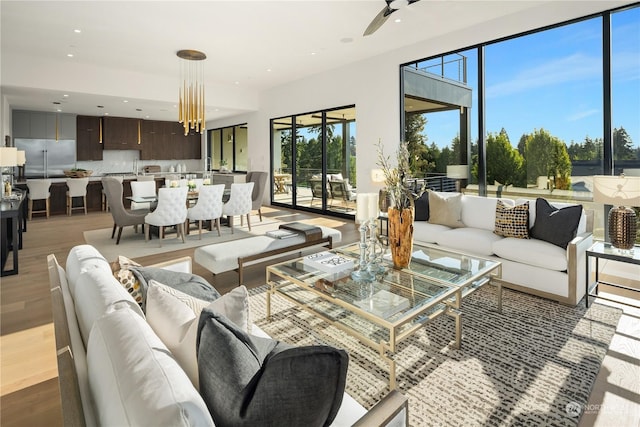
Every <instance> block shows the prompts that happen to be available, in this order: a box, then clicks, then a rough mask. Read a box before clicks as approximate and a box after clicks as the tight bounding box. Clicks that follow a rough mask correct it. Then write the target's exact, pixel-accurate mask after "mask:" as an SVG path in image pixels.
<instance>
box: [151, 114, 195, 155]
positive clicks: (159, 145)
mask: <svg viewBox="0 0 640 427" xmlns="http://www.w3.org/2000/svg"><path fill="white" fill-rule="evenodd" d="M140 147H141V148H140V150H141V151H140V159H141V160H186V159H199V158H200V156H201V152H202V149H201V146H200V134H198V133H195V132H193V133H190V134H189V135H187V136H185V135H184V128H183V127H182V125H181V124H180V123H178V122H167V121H154V120H144V121H143V122H142V143H141V144H140Z"/></svg>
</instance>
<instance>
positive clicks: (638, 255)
mask: <svg viewBox="0 0 640 427" xmlns="http://www.w3.org/2000/svg"><path fill="white" fill-rule="evenodd" d="M591 257H593V258H594V259H595V261H596V265H595V270H596V271H595V273H596V277H595V282H594V283H593V284H591V283H590V276H591V265H590V263H589V258H591ZM600 259H608V260H612V261H617V262H624V263H627V264H636V265H640V246H637V245H636V246H634V247H633V250H632V251H631V252H629V253H628V254H626V253H622V252H621V251H620V250H619V249H616V248H614V247H612V246H611V243H605V242H596V243H594V244H593V245H592V246H591V247H590V248H589V249H587V254H586V273H587V274H586V276H585V283H586V295H585V297H586V306H587V308H589V297H590V296H592V297H598V298H602V299H604V300H607V301H614V302H618V303H620V304H626V305H630V304H627V303H624V302H622V301H618V300H615V299H611V298H606V297H603V296H600V295H598V285H600V284H603V285H607V286H613V287H616V288H621V289H626V290H629V291H635V292H640V289H635V288H630V287H628V286H623V285H620V284H617V283H610V282H605V281H602V280H600V268H599V267H600V266H599V265H598V264H599V260H600ZM592 292H593V293H592Z"/></svg>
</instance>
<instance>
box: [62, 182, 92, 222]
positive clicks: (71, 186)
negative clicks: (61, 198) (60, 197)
mask: <svg viewBox="0 0 640 427" xmlns="http://www.w3.org/2000/svg"><path fill="white" fill-rule="evenodd" d="M87 185H89V178H67V215H69V216H71V213H72V212H73V210H74V209H84V214H85V215H86V214H87ZM74 197H82V206H76V207H73V199H74Z"/></svg>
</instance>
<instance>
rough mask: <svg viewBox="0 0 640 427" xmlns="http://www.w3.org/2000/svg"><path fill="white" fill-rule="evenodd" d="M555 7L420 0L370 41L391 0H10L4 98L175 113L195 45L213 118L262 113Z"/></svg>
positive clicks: (586, 7) (584, 9)
mask: <svg viewBox="0 0 640 427" xmlns="http://www.w3.org/2000/svg"><path fill="white" fill-rule="evenodd" d="M397 1H400V0H397ZM564 1H565V2H567V1H570V2H571V3H575V16H576V17H578V16H583V15H585V14H589V13H593V12H597V11H599V10H601V9H602V8H603V6H602V5H603V2H590V1H578V0H564ZM556 2H557V0H556ZM553 3H554V1H552V0H536V1H525V0H511V1H495V0H489V1H485V0H475V1H459V0H456V1H451V0H449V1H444V0H422V1H420V2H418V3H414V4H413V5H411V6H410V7H406V8H403V9H401V10H399V11H398V12H396V13H394V14H393V15H391V17H390V18H389V20H388V21H387V22H386V23H385V24H384V25H383V26H382V28H380V30H378V31H377V32H376V33H375V34H373V35H371V36H368V37H362V32H363V31H364V29H365V28H366V27H367V25H368V24H369V22H370V21H371V19H373V17H374V16H375V15H376V14H377V13H378V12H379V11H380V10H381V9H382V8H383V7H384V5H385V2H384V0H353V1H350V0H324V1H302V0H299V1H244V0H235V1H194V2H187V1H7V0H2V2H1V3H0V14H1V16H0V18H1V37H2V39H1V42H2V45H1V46H2V51H1V61H2V62H1V67H2V68H1V70H2V74H1V77H2V80H1V84H2V94H3V95H5V96H6V99H7V100H8V102H9V105H10V106H11V107H12V108H14V109H29V110H40V111H56V109H57V108H60V109H61V110H62V112H66V113H76V114H89V115H98V114H103V113H105V112H108V113H109V114H111V115H114V116H128V117H147V116H149V117H150V118H152V119H159V120H175V119H176V115H177V113H176V110H175V103H176V100H177V87H178V79H179V59H178V58H177V57H176V55H175V53H176V52H177V51H178V50H180V49H197V50H201V51H203V52H205V53H206V54H207V60H206V61H205V81H206V91H207V95H206V98H207V120H208V121H211V120H214V119H216V118H221V117H225V116H230V115H234V114H238V113H240V112H244V111H252V110H256V109H257V108H258V105H259V96H260V95H259V94H260V93H261V92H262V91H264V90H266V89H269V88H273V87H277V86H279V85H282V84H285V83H287V82H290V81H294V80H297V79H300V78H303V77H307V76H310V75H313V74H316V73H320V72H323V71H326V70H329V69H334V68H338V67H341V66H343V65H345V64H348V63H352V62H355V61H360V60H363V59H366V58H369V57H372V56H377V55H381V54H384V53H386V52H389V51H391V50H393V49H396V48H399V47H403V46H408V45H411V44H414V43H416V42H418V41H423V40H428V39H431V38H434V37H437V36H441V35H443V34H447V33H450V32H454V31H457V30H460V29H464V28H467V27H472V26H475V25H479V24H482V23H485V22H491V21H493V20H495V19H499V18H502V17H504V19H509V17H510V16H515V15H519V14H528V13H533V12H535V13H537V14H540V13H541V11H544V10H545V8H552V7H553ZM596 3H597V4H598V5H597V6H595V4H596ZM625 3H632V2H622V1H610V2H609V3H608V4H610V5H611V7H614V6H617V5H621V4H625ZM550 15H552V14H550ZM396 18H401V19H402V22H400V23H396V22H394V20H395V19H396ZM552 19H553V18H549V22H548V23H549V24H551V23H554V22H553V21H552ZM493 25H495V23H493ZM75 29H79V30H81V32H80V33H75V32H74V30H75ZM69 53H71V54H73V57H72V58H70V57H67V54H69ZM416 59H418V58H416ZM65 94H66V95H68V96H67V97H64V95H65ZM301 96H304V94H301ZM125 99H126V100H128V101H129V102H127V103H125V102H123V101H124V100H125ZM53 102H60V104H59V105H54V104H53ZM97 105H103V106H104V108H103V109H98V108H97ZM137 109H139V110H141V111H137Z"/></svg>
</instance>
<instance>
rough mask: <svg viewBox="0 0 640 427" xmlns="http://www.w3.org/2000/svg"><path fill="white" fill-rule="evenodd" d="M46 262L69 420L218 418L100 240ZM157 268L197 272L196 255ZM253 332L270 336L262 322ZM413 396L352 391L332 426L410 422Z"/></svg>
mask: <svg viewBox="0 0 640 427" xmlns="http://www.w3.org/2000/svg"><path fill="white" fill-rule="evenodd" d="M47 261H48V269H49V279H50V284H51V293H52V306H53V317H54V326H55V335H56V348H57V354H58V370H59V382H60V390H61V401H62V408H63V416H64V424H65V425H69V426H76V425H89V426H94V425H118V426H122V425H153V426H163V425H171V426H177V425H203V426H204V425H213V420H212V417H211V414H210V413H209V410H208V409H207V406H206V404H205V402H204V401H203V399H202V397H201V395H200V394H199V392H198V390H197V389H196V388H195V387H194V386H193V384H192V382H191V380H189V378H188V376H187V374H186V373H185V372H184V370H182V368H181V367H180V365H179V364H178V362H176V360H175V359H174V357H172V354H171V353H170V352H169V350H168V349H167V347H166V346H165V345H164V343H163V342H162V341H161V340H160V338H159V337H158V336H157V335H156V334H155V333H154V331H153V329H152V328H151V327H150V326H149V324H148V323H147V322H146V320H145V315H144V314H143V313H142V310H141V309H140V306H139V305H138V304H137V303H136V302H135V300H134V299H133V298H132V297H131V296H130V295H129V293H128V292H127V291H126V290H125V288H124V287H123V286H122V285H121V284H120V282H119V281H118V280H116V279H115V278H114V276H113V273H112V271H111V267H110V265H109V263H108V262H107V260H106V259H105V258H104V257H102V255H101V254H100V253H99V252H98V251H97V250H96V249H95V248H94V247H92V246H89V245H80V246H76V247H74V248H73V249H72V250H71V252H70V253H69V255H68V257H67V262H66V271H65V269H63V268H62V267H61V266H60V265H59V264H58V262H57V260H56V257H55V255H49V256H48V259H47ZM155 267H161V268H165V269H168V270H172V271H178V272H185V273H190V272H191V258H190V257H184V258H180V259H176V260H172V261H168V262H166V263H162V264H157V265H155ZM252 334H254V335H257V336H263V337H268V336H267V335H266V334H265V333H264V332H263V331H261V330H260V329H259V328H258V327H256V326H255V325H254V326H253V329H252ZM406 402H407V401H406V398H404V396H402V395H401V394H400V393H397V392H392V393H390V394H389V395H387V396H386V397H385V399H383V400H382V401H381V402H379V403H378V405H376V406H375V407H374V408H372V409H371V410H370V411H368V412H367V411H366V410H365V408H363V407H362V406H361V405H359V404H358V403H357V402H356V401H355V400H354V399H353V398H352V397H351V396H349V395H348V394H346V393H345V394H344V397H343V399H342V404H341V406H340V409H339V411H338V413H337V416H336V418H335V419H334V421H333V423H332V425H334V426H351V425H376V426H377V425H388V424H389V423H390V422H392V420H393V421H394V422H400V423H399V424H393V425H407V412H408V407H407V403H406ZM301 404H304V402H301Z"/></svg>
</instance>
